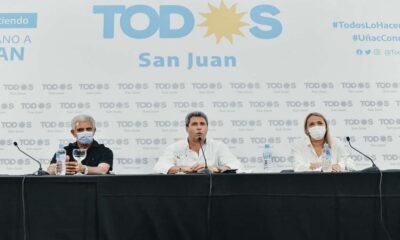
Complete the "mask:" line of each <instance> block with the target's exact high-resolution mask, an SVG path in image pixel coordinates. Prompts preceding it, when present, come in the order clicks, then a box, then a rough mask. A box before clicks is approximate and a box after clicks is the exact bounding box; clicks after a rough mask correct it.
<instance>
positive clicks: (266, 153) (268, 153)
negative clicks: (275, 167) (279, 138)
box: [263, 143, 272, 172]
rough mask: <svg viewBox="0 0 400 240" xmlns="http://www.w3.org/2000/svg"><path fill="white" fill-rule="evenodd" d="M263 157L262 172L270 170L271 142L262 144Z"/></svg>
mask: <svg viewBox="0 0 400 240" xmlns="http://www.w3.org/2000/svg"><path fill="white" fill-rule="evenodd" d="M263 159H264V172H272V152H271V144H269V143H266V144H265V145H264V152H263Z"/></svg>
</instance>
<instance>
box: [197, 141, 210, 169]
mask: <svg viewBox="0 0 400 240" xmlns="http://www.w3.org/2000/svg"><path fill="white" fill-rule="evenodd" d="M197 140H198V141H199V144H200V149H201V152H202V153H203V157H204V169H202V170H201V171H199V173H204V174H211V171H210V169H208V165H207V158H206V155H205V154H204V150H203V145H202V144H201V137H199V138H198V139H197Z"/></svg>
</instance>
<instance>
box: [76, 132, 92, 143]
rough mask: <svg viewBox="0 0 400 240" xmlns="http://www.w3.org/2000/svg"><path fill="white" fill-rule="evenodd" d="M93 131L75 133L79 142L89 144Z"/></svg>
mask: <svg viewBox="0 0 400 240" xmlns="http://www.w3.org/2000/svg"><path fill="white" fill-rule="evenodd" d="M93 136H94V133H93V132H87V131H84V132H79V133H77V140H78V142H79V143H81V144H91V143H92V142H93Z"/></svg>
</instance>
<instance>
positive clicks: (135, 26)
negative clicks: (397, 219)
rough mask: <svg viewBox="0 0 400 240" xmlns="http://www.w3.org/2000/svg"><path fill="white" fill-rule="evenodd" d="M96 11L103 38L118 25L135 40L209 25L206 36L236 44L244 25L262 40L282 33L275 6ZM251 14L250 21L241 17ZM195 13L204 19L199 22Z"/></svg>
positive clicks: (145, 7)
mask: <svg viewBox="0 0 400 240" xmlns="http://www.w3.org/2000/svg"><path fill="white" fill-rule="evenodd" d="M93 13H95V14H100V15H102V16H103V37H104V38H105V39H112V38H114V37H115V35H116V28H118V27H119V28H120V30H121V31H122V33H123V34H125V35H126V36H127V37H130V38H134V39H146V38H149V37H152V36H153V35H155V34H157V33H158V36H159V37H160V38H161V39H168V38H183V37H186V36H188V35H189V34H190V33H191V32H192V31H193V29H194V28H195V26H197V27H199V28H206V29H205V30H204V31H205V37H209V36H215V39H216V42H217V43H220V41H221V39H222V38H225V39H226V40H228V41H229V42H231V43H233V36H234V35H239V36H244V34H243V32H242V28H243V27H246V26H248V27H250V29H249V30H248V31H249V34H251V35H252V36H254V37H256V38H259V39H273V38H276V37H278V36H279V35H280V34H281V33H282V24H281V22H280V21H279V20H277V19H276V18H274V17H275V16H277V15H278V14H279V13H280V11H279V9H278V8H276V7H275V6H272V5H267V4H262V5H257V6H253V7H252V8H251V9H249V12H248V13H247V12H237V4H234V5H232V6H229V7H228V6H226V5H225V3H224V2H223V1H221V3H220V6H219V7H216V6H213V5H211V4H208V12H201V13H198V15H200V16H198V15H197V13H194V12H193V11H192V10H190V9H189V8H188V7H186V6H182V5H160V6H159V8H154V7H152V6H148V5H133V6H124V5H95V6H94V7H93ZM247 14H248V15H249V20H250V22H246V21H244V20H242V18H243V17H244V16H245V15H247ZM195 16H198V17H199V18H203V19H202V20H203V21H202V22H199V23H196V22H195ZM196 24H197V25H196Z"/></svg>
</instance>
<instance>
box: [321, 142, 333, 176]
mask: <svg viewBox="0 0 400 240" xmlns="http://www.w3.org/2000/svg"><path fill="white" fill-rule="evenodd" d="M331 164H332V163H331V151H330V150H329V144H327V143H325V144H324V148H323V149H322V166H321V170H322V171H323V172H332V166H331Z"/></svg>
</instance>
